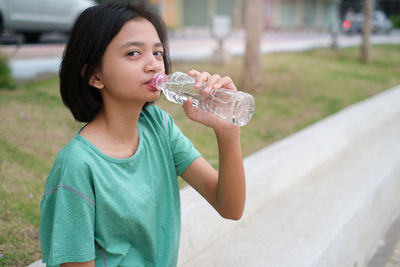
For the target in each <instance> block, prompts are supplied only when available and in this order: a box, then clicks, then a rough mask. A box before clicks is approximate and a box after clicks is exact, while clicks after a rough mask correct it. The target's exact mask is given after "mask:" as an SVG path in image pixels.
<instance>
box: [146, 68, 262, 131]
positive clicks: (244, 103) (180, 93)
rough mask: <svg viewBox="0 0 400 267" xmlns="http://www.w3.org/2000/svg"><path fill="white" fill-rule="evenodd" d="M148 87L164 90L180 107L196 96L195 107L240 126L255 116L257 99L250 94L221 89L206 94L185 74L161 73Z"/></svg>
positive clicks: (169, 98) (170, 99)
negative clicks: (255, 101)
mask: <svg viewBox="0 0 400 267" xmlns="http://www.w3.org/2000/svg"><path fill="white" fill-rule="evenodd" d="M148 85H149V86H151V87H153V88H156V89H158V90H162V91H163V93H164V94H165V96H166V98H167V99H168V100H169V101H171V102H174V103H177V104H183V103H184V102H185V101H186V100H187V99H188V98H189V97H192V99H193V106H194V107H196V108H200V109H203V110H206V111H208V112H211V113H213V114H215V115H217V116H218V117H220V118H221V119H223V120H225V121H227V122H230V123H233V124H235V125H238V126H243V125H246V124H247V123H248V122H249V121H250V119H251V116H252V115H253V113H254V106H255V103H254V98H253V97H252V96H251V95H250V94H247V93H245V92H241V91H234V90H227V89H219V88H216V89H211V91H210V94H202V93H200V91H201V89H197V88H195V80H194V78H193V77H190V76H189V75H187V74H185V73H182V72H175V73H173V74H170V75H166V74H164V73H157V74H156V75H154V77H153V80H152V81H151V82H150V83H149V84H148ZM204 87H205V84H203V86H202V88H204Z"/></svg>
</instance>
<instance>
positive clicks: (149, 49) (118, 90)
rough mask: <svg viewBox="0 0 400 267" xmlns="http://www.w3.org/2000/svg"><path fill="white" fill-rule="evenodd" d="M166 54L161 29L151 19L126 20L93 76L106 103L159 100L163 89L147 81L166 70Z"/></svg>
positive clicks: (140, 102) (140, 103)
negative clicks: (158, 31)
mask: <svg viewBox="0 0 400 267" xmlns="http://www.w3.org/2000/svg"><path fill="white" fill-rule="evenodd" d="M163 53H164V51H163V46H162V43H161V41H160V38H159V37H158V34H157V31H156V29H155V28H154V26H153V24H151V23H150V22H149V21H148V20H146V19H144V18H135V19H132V20H130V21H128V22H127V23H125V25H124V26H123V27H122V28H121V30H120V31H119V33H118V34H117V35H116V36H115V37H114V39H113V40H112V41H111V42H110V44H109V45H108V46H107V48H106V51H105V53H104V55H103V58H102V64H101V68H100V69H99V70H97V71H95V72H94V77H93V76H92V79H91V82H92V83H93V84H92V85H93V86H95V87H97V88H98V89H101V92H102V97H103V101H104V104H107V100H111V99H113V100H117V101H118V102H119V103H122V102H121V101H128V102H132V101H133V102H135V103H137V104H138V105H143V104H144V103H146V102H150V101H155V100H157V98H158V97H159V96H160V92H159V91H158V90H155V89H153V88H151V87H150V86H148V85H147V83H148V82H149V81H150V80H151V79H152V77H153V75H154V74H155V73H158V72H164V60H163ZM96 85H97V86H96Z"/></svg>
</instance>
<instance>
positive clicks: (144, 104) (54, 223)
mask: <svg viewBox="0 0 400 267" xmlns="http://www.w3.org/2000/svg"><path fill="white" fill-rule="evenodd" d="M169 71H170V59H169V52H168V41H167V31H166V28H165V25H164V23H163V21H162V19H161V18H160V17H159V16H158V15H157V14H156V13H154V12H153V11H152V10H150V9H149V8H148V7H146V6H144V5H141V6H132V5H128V6H121V5H105V6H102V5H99V6H95V7H91V8H89V9H87V10H86V11H84V12H83V13H82V14H81V15H80V17H79V18H78V19H77V21H76V23H75V25H74V27H73V29H72V32H71V35H70V38H69V41H68V43H67V45H66V48H65V51H64V55H63V60H62V64H61V67H60V91H61V96H62V100H63V102H64V104H65V105H66V106H67V107H68V108H69V109H70V110H71V112H72V114H73V116H74V118H75V119H76V120H78V121H80V122H85V123H86V125H85V126H84V127H83V128H82V129H80V130H79V131H78V132H77V134H76V135H75V137H73V139H72V140H71V141H70V142H69V143H68V144H67V145H66V146H65V147H64V148H63V149H62V150H61V151H60V152H59V154H58V156H57V158H56V160H55V163H54V165H53V168H52V170H51V172H50V174H49V177H48V179H47V183H46V188H45V193H44V196H43V199H42V202H41V225H40V228H41V229H40V230H41V231H40V239H41V246H42V256H43V261H44V262H46V263H47V265H48V266H60V265H61V266H94V265H96V266H176V265H177V258H178V247H179V237H180V199H179V187H178V182H177V177H178V176H179V175H180V176H182V177H183V179H184V180H185V181H186V182H187V183H188V184H189V185H190V186H192V187H194V188H195V189H196V190H197V191H198V192H199V193H200V194H201V195H202V196H203V197H204V198H205V199H206V200H207V201H208V202H209V203H210V204H211V205H212V206H213V207H214V208H215V209H216V211H217V212H218V213H219V214H220V215H221V216H222V217H224V218H228V219H233V220H238V219H240V217H241V216H242V213H243V209H244V203H245V175H244V170H243V160H242V153H241V147H240V131H239V127H237V126H235V125H233V124H229V123H227V122H224V121H222V120H220V119H218V118H217V117H215V116H213V115H211V114H210V113H207V112H205V111H202V110H198V109H196V108H194V107H192V99H189V100H187V101H186V102H185V103H184V104H183V109H184V111H185V113H186V115H187V116H188V117H189V118H190V119H191V120H193V121H195V122H198V123H201V124H203V125H205V126H207V127H211V128H212V129H213V130H214V132H215V135H216V138H217V141H218V149H219V171H216V170H215V169H214V168H213V167H212V166H211V165H210V164H209V163H208V162H207V161H206V160H205V159H204V158H203V157H202V156H201V155H200V153H199V152H198V151H197V150H196V149H195V148H194V147H193V145H192V143H191V142H190V140H189V139H188V138H186V137H185V136H184V135H183V134H182V132H181V131H180V130H179V128H178V127H177V126H176V125H175V124H174V121H173V119H172V117H171V116H170V115H169V114H167V113H166V112H164V111H163V110H161V109H160V108H159V107H157V106H155V105H152V104H153V102H154V101H156V100H157V99H158V98H159V97H160V91H158V90H155V89H153V88H152V87H150V86H148V85H147V84H148V82H149V81H151V79H152V77H153V76H154V74H156V73H159V72H165V73H167V74H168V73H169ZM188 74H189V75H190V76H192V77H194V78H195V80H196V84H197V87H198V88H200V84H202V83H206V85H207V87H206V88H205V89H204V90H203V91H202V93H204V94H207V93H209V89H210V88H225V89H229V90H236V88H235V85H234V83H233V82H232V80H231V78H229V77H220V76H219V75H217V74H214V75H211V74H209V73H207V72H198V71H196V70H192V71H190V72H189V73H188Z"/></svg>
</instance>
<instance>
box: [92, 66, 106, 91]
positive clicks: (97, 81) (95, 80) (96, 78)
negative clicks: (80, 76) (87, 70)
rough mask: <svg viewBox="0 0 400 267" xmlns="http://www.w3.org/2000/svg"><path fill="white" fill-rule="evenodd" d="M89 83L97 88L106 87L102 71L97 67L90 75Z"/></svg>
mask: <svg viewBox="0 0 400 267" xmlns="http://www.w3.org/2000/svg"><path fill="white" fill-rule="evenodd" d="M89 84H90V85H91V86H93V87H95V88H97V89H103V88H104V83H103V82H102V81H101V75H100V72H99V71H98V70H97V69H95V70H94V71H93V73H92V75H91V76H90V79H89Z"/></svg>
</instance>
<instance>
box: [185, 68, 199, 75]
mask: <svg viewBox="0 0 400 267" xmlns="http://www.w3.org/2000/svg"><path fill="white" fill-rule="evenodd" d="M199 74H200V72H199V71H198V70H195V69H192V70H190V71H188V75H189V76H192V77H195V76H197V75H199Z"/></svg>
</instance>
